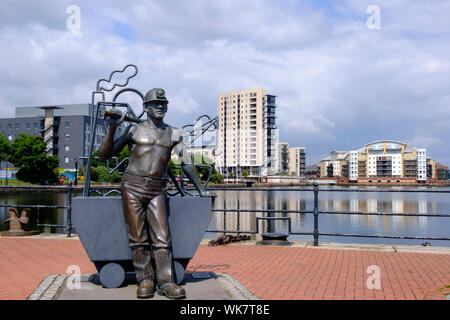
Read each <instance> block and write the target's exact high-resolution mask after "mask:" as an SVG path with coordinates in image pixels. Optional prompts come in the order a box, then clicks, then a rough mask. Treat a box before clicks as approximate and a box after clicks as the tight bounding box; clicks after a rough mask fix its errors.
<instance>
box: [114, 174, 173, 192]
mask: <svg viewBox="0 0 450 320" xmlns="http://www.w3.org/2000/svg"><path fill="white" fill-rule="evenodd" d="M122 181H123V182H129V183H133V184H138V185H141V186H145V187H149V188H157V189H164V188H165V187H167V181H168V179H161V178H155V177H149V176H138V175H135V174H131V173H127V172H125V173H124V174H123V176H122Z"/></svg>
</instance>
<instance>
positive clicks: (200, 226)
mask: <svg viewBox="0 0 450 320" xmlns="http://www.w3.org/2000/svg"><path fill="white" fill-rule="evenodd" d="M130 70H131V75H129V76H128V77H126V81H125V82H124V83H122V84H121V83H118V82H117V81H116V80H115V79H114V77H115V76H116V75H124V74H125V73H127V72H129V71H130ZM137 71H138V70H137V67H136V66H135V65H127V66H125V67H124V68H123V69H122V70H120V71H114V72H112V73H111V74H110V76H109V78H108V79H100V80H99V81H98V82H97V86H96V90H95V91H94V92H93V93H92V105H93V110H92V115H91V128H92V129H91V132H92V133H93V134H91V137H90V138H91V141H90V152H89V155H88V156H87V157H80V158H79V162H80V163H82V165H81V168H82V170H83V172H84V176H85V185H84V190H83V196H81V197H75V198H73V200H72V221H73V225H74V227H75V230H76V232H77V234H78V235H79V238H80V240H81V242H82V244H83V246H84V248H85V250H86V252H87V254H88V256H89V258H90V259H91V261H92V262H93V263H94V264H95V267H96V268H97V271H98V275H99V280H100V282H101V284H102V285H103V286H104V287H106V288H117V287H119V286H121V285H122V284H123V283H124V281H125V279H126V277H127V276H132V277H134V275H135V269H134V266H133V263H132V252H131V249H130V247H129V245H128V238H129V236H128V230H127V224H126V223H125V218H124V213H123V203H122V197H121V195H120V189H112V190H109V191H106V192H105V191H104V188H102V187H98V186H97V187H96V186H93V185H91V163H92V160H93V151H94V143H95V134H94V132H95V129H94V128H97V125H98V123H100V121H99V119H101V117H104V116H105V115H106V116H109V117H114V116H117V117H120V116H121V115H122V114H125V113H126V117H125V121H128V122H134V123H141V122H143V121H144V120H143V119H142V117H143V115H144V111H142V112H141V113H140V114H139V115H136V113H135V112H134V110H133V109H132V108H131V106H130V105H129V104H128V103H123V102H116V100H117V98H118V97H119V96H120V95H121V94H123V93H125V92H132V93H135V94H137V95H138V96H139V97H140V98H141V99H142V100H143V101H144V95H143V94H142V93H141V92H140V91H138V90H136V89H133V88H123V89H120V90H118V91H117V92H115V94H114V96H113V98H112V100H111V101H107V100H106V94H107V93H108V92H111V91H113V90H114V89H115V88H116V87H126V86H127V85H128V82H129V80H130V79H131V78H133V77H134V76H136V74H137ZM102 84H104V85H102ZM97 96H100V99H99V101H98V102H96V101H95V100H96V97H97ZM201 118H206V119H207V121H206V122H204V123H203V124H202V125H201V126H200V128H199V126H198V125H196V126H195V130H189V129H187V130H185V135H184V136H183V138H184V139H186V141H185V145H188V146H189V145H190V144H192V143H193V141H194V140H196V139H198V138H199V137H200V136H201V135H202V134H204V133H205V132H206V131H214V130H216V129H217V118H214V119H211V118H209V117H208V116H206V115H205V116H202V117H200V118H199V119H201ZM199 119H197V120H199ZM104 123H106V121H104ZM190 127H194V126H193V125H187V126H185V127H184V129H186V128H190ZM180 141H181V140H180ZM187 141H188V142H187ZM186 143H187V144H186ZM126 161H128V159H127V158H126V159H124V160H123V161H122V162H120V163H116V165H115V167H114V168H112V169H109V173H113V172H114V171H116V172H118V173H119V174H123V172H119V168H121V167H123V165H124V164H125V163H126ZM117 162H118V161H117ZM200 166H207V167H208V168H209V176H208V178H207V179H206V183H205V184H204V185H203V186H202V188H205V187H206V186H207V184H208V181H209V178H210V175H211V171H212V168H211V166H208V165H200ZM108 168H109V164H108ZM171 169H174V168H169V170H168V172H167V175H168V177H169V178H170V181H171V182H172V184H173V186H174V188H173V190H172V189H170V190H168V191H167V195H168V196H167V200H166V205H167V214H168V223H169V229H170V235H171V244H172V245H171V247H172V256H173V271H174V272H173V274H174V280H175V282H176V283H177V284H180V283H181V282H182V281H183V278H184V272H185V269H186V267H187V265H188V263H189V261H190V259H191V258H192V257H193V256H194V254H195V252H196V250H197V247H198V245H199V244H200V241H201V239H202V238H203V236H204V233H205V231H206V229H207V227H208V226H209V223H210V221H211V210H212V204H213V197H211V196H206V197H200V196H198V195H195V194H194V192H192V191H188V190H186V188H185V186H186V182H185V180H184V178H183V173H182V171H181V175H180V176H179V177H175V175H174V174H173V173H172V171H171ZM152 259H154V256H153V255H152Z"/></svg>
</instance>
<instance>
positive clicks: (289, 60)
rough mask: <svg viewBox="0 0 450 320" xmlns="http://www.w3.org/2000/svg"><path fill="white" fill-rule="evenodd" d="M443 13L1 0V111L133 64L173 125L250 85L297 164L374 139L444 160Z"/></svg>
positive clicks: (329, 0) (47, 99)
mask: <svg viewBox="0 0 450 320" xmlns="http://www.w3.org/2000/svg"><path fill="white" fill-rule="evenodd" d="M74 6H75V10H74ZM373 7H375V8H376V9H377V10H378V11H376V10H375V11H374V10H373ZM371 8H372V9H371ZM77 12H79V15H77ZM449 12H450V1H447V0H428V1H414V0H383V1H381V0H370V1H366V0H315V1H314V0H246V1H237V0H236V1H235V0H231V1H226V0H220V1H219V0H190V1H181V0H180V1H174V0H166V1H149V0H145V1H132V0H130V1H111V0H110V1H106V0H105V1H103V0H97V1H93V0H91V1H76V0H69V1H65V0H62V1H61V0H58V1H45V0H41V1H31V0H30V1H20V0H14V1H13V0H3V1H2V10H1V11H0V72H1V75H2V76H1V77H0V117H13V116H14V108H15V107H17V106H32V105H48V104H71V103H88V102H90V100H91V92H92V91H93V90H94V89H95V85H96V82H97V80H98V79H101V78H105V77H108V76H109V74H110V73H111V72H112V71H113V70H117V69H122V68H123V67H124V66H125V65H127V64H129V63H133V64H135V65H136V66H137V67H138V69H139V73H138V75H137V76H136V77H134V78H133V79H131V80H130V83H129V86H131V87H134V88H137V89H138V90H140V91H142V92H144V93H145V92H146V91H148V90H149V89H151V88H153V87H160V88H164V89H165V90H166V95H167V97H168V99H169V101H170V103H169V111H168V114H167V123H169V124H171V125H174V126H183V125H185V124H188V123H192V122H193V121H194V120H195V119H196V118H197V117H198V116H200V115H202V114H208V115H210V116H216V115H217V96H218V95H219V94H220V93H225V92H228V91H232V90H241V89H249V88H257V87H261V88H264V89H265V90H267V91H268V93H269V94H273V95H276V96H277V105H278V107H277V119H276V121H277V126H278V128H279V137H280V141H283V142H288V143H289V144H290V146H292V147H295V146H302V147H306V152H307V165H310V164H313V163H315V162H318V161H319V160H320V159H321V158H324V157H326V156H328V155H329V152H330V151H332V150H355V149H359V148H360V147H362V146H364V145H365V144H367V143H370V142H373V141H377V140H385V139H389V140H396V141H401V142H405V143H407V144H408V145H411V146H415V147H424V148H427V153H428V155H429V156H430V157H431V158H433V159H436V160H437V161H438V162H440V163H443V164H446V165H450V148H449V144H448V140H449V139H448V137H450V91H449V90H450V31H449V30H450V19H449V18H448V15H449ZM123 99H124V100H126V101H127V102H129V103H131V104H132V105H133V107H134V109H135V110H138V111H140V110H141V106H139V100H138V99H137V98H136V97H135V96H133V94H131V93H130V94H126V95H124V96H123Z"/></svg>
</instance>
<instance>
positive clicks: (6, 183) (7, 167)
mask: <svg viewBox="0 0 450 320" xmlns="http://www.w3.org/2000/svg"><path fill="white" fill-rule="evenodd" d="M8 169H9V164H8V161H6V181H5V186H7V185H8Z"/></svg>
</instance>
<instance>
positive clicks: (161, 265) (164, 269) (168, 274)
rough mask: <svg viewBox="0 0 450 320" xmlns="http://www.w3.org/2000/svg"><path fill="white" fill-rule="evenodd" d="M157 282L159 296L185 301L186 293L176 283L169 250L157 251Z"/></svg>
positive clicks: (161, 249)
mask: <svg viewBox="0 0 450 320" xmlns="http://www.w3.org/2000/svg"><path fill="white" fill-rule="evenodd" d="M155 267H156V281H157V282H158V294H159V295H162V296H166V297H167V298H169V299H185V298H186V292H185V290H184V288H183V287H180V286H178V285H177V284H175V282H174V278H173V271H172V252H171V251H170V250H168V249H164V248H159V249H156V250H155Z"/></svg>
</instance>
